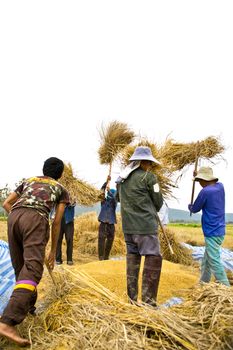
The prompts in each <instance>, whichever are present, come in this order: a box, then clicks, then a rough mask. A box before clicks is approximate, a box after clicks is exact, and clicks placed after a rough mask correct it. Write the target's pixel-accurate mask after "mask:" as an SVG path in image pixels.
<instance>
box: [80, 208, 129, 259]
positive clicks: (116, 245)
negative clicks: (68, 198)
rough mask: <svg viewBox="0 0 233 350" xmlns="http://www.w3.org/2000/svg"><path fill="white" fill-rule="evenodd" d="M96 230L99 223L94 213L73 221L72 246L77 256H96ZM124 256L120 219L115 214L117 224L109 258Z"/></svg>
mask: <svg viewBox="0 0 233 350" xmlns="http://www.w3.org/2000/svg"><path fill="white" fill-rule="evenodd" d="M98 230H99V222H98V219H97V214H96V213H95V212H90V213H85V214H82V215H80V216H79V217H78V218H77V219H76V220H75V228H74V232H75V233H74V245H75V246H77V250H78V253H79V254H93V255H97V253H98V250H97V248H98ZM124 254H125V241H124V237H123V232H122V227H121V218H120V215H119V214H118V213H117V224H116V225H115V238H114V241H113V246H112V249H111V256H113V255H118V256H119V255H124Z"/></svg>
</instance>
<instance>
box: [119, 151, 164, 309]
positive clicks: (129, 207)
mask: <svg viewBox="0 0 233 350" xmlns="http://www.w3.org/2000/svg"><path fill="white" fill-rule="evenodd" d="M152 163H155V164H160V163H159V161H158V160H156V159H155V158H154V157H153V155H152V152H151V149H150V148H149V147H144V146H139V147H137V148H136V149H135V151H134V154H133V155H132V157H131V158H130V164H129V165H128V166H127V167H126V168H125V169H124V170H123V172H122V173H121V174H120V176H119V178H118V179H117V181H116V182H117V188H118V197H119V201H120V203H121V206H120V207H121V217H122V228H123V232H124V238H125V243H126V248H127V257H126V262H127V294H128V297H129V299H130V301H131V302H137V298H138V276H139V271H140V264H141V257H142V256H145V262H144V268H143V275H142V302H144V303H147V304H149V305H151V306H156V298H157V293H158V286H159V280H160V273H161V267H162V256H161V254H160V243H159V239H158V235H157V233H158V222H157V218H156V212H158V211H159V210H160V208H161V207H162V204H163V197H162V194H161V192H160V188H159V184H158V181H157V177H156V175H154V174H153V173H152V172H151V171H150V170H151V167H152Z"/></svg>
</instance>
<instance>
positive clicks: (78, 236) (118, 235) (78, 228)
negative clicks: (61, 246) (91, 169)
mask: <svg viewBox="0 0 233 350" xmlns="http://www.w3.org/2000/svg"><path fill="white" fill-rule="evenodd" d="M98 226H99V223H98V220H97V215H96V213H95V212H91V213H86V214H83V215H80V216H79V217H78V218H77V219H76V221H75V237H74V238H75V239H74V244H75V246H76V247H77V250H78V253H79V254H94V255H97V246H98ZM115 227H116V231H115V239H114V242H113V247H112V250H111V256H123V255H125V252H126V249H125V241H124V235H123V232H122V227H121V217H120V214H117V224H116V225H115ZM166 235H167V238H168V240H169V243H170V245H171V246H172V249H173V251H174V254H171V252H170V250H169V247H168V244H167V241H166V239H165V237H164V235H163V233H162V231H161V230H159V239H160V245H161V252H162V255H163V258H164V259H166V260H168V261H171V262H174V263H179V264H183V265H192V264H193V259H192V256H191V252H190V250H188V249H187V248H185V247H183V246H182V245H181V244H180V242H178V240H177V239H176V237H175V235H174V233H173V232H172V231H171V230H169V229H167V228H166Z"/></svg>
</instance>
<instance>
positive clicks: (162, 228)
mask: <svg viewBox="0 0 233 350" xmlns="http://www.w3.org/2000/svg"><path fill="white" fill-rule="evenodd" d="M156 217H157V220H158V223H159V226H160V227H161V230H162V232H163V235H164V237H165V239H166V241H167V244H168V248H169V250H170V252H171V254H172V255H173V254H174V251H173V249H172V246H171V244H170V242H169V239H168V238H167V235H166V232H165V230H164V227H163V224H162V222H161V220H160V217H159V214H158V213H157V212H156Z"/></svg>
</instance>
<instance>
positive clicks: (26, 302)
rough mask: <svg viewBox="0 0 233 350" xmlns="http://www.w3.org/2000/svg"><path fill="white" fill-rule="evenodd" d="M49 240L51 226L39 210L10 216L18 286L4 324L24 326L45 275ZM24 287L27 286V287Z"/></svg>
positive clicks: (27, 210) (9, 230)
mask: <svg viewBox="0 0 233 350" xmlns="http://www.w3.org/2000/svg"><path fill="white" fill-rule="evenodd" d="M48 239H49V223H48V221H47V220H46V219H45V218H44V217H42V215H41V214H40V213H39V212H38V211H37V210H35V209H31V208H18V209H15V210H13V211H12V212H11V213H10V214H9V217H8V243H9V248H10V255H11V260H12V265H13V268H14V270H15V276H16V284H17V283H18V284H20V286H22V287H20V288H18V289H14V291H13V293H12V295H11V298H10V300H9V302H8V304H7V306H6V308H5V310H4V312H3V315H2V317H1V322H3V323H6V324H8V325H11V326H14V325H16V324H19V323H21V322H22V321H23V320H24V318H25V317H26V316H27V314H28V312H29V311H30V309H32V308H33V307H34V304H35V302H36V296H37V293H36V290H30V289H28V288H27V286H29V287H30V286H36V285H37V284H38V283H39V282H40V280H41V277H42V274H43V264H44V258H45V248H46V244H47V242H48ZM24 286H26V287H25V288H24Z"/></svg>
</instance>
